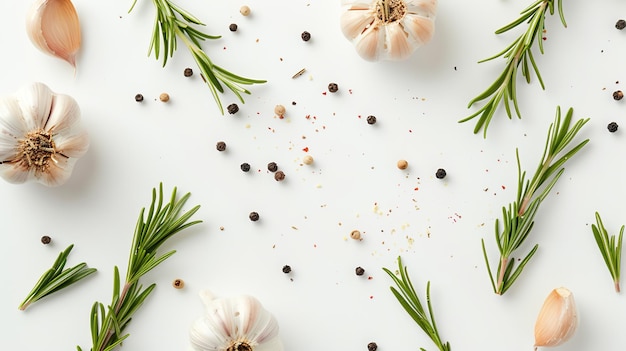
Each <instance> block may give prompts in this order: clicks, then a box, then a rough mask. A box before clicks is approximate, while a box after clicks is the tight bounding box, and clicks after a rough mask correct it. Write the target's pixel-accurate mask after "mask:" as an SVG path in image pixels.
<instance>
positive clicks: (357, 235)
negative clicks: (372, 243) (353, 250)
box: [350, 229, 361, 240]
mask: <svg viewBox="0 0 626 351" xmlns="http://www.w3.org/2000/svg"><path fill="white" fill-rule="evenodd" d="M350 237H351V238H352V239H354V240H361V232H360V231H358V230H356V229H355V230H353V231H351V232H350Z"/></svg>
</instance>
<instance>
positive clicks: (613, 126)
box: [607, 122, 618, 133]
mask: <svg viewBox="0 0 626 351" xmlns="http://www.w3.org/2000/svg"><path fill="white" fill-rule="evenodd" d="M617 127H618V126H617V123H615V122H611V123H609V125H608V126H607V129H608V130H609V132H611V133H615V132H617Z"/></svg>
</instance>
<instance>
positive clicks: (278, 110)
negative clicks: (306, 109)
mask: <svg viewBox="0 0 626 351" xmlns="http://www.w3.org/2000/svg"><path fill="white" fill-rule="evenodd" d="M285 112H287V109H286V108H285V106H283V105H276V106H275V107H274V113H275V114H276V116H278V117H280V118H283V117H285Z"/></svg>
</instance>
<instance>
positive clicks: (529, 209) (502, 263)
mask: <svg viewBox="0 0 626 351" xmlns="http://www.w3.org/2000/svg"><path fill="white" fill-rule="evenodd" d="M573 113H574V110H573V109H571V108H570V109H569V110H568V111H567V114H566V115H565V118H564V119H561V109H560V107H557V109H556V117H555V119H554V122H553V123H552V124H550V128H549V129H548V137H547V140H546V146H545V148H544V151H543V156H542V158H541V161H540V163H539V166H538V167H537V170H536V171H535V174H534V175H533V177H532V178H531V179H530V180H528V179H526V172H522V170H521V165H520V160H519V153H518V152H517V150H516V158H517V178H518V181H517V198H516V199H515V201H513V202H512V203H511V204H509V206H508V207H506V206H503V207H502V225H503V227H501V226H500V221H499V220H497V219H496V221H495V239H496V244H497V246H498V251H499V252H500V258H499V260H498V268H497V271H496V275H495V277H494V275H493V273H492V270H491V268H490V263H489V258H488V257H487V256H488V255H487V249H486V248H485V240H484V239H482V250H483V256H484V259H485V263H486V265H487V272H488V273H489V279H490V280H491V286H492V288H493V291H494V292H495V293H496V294H498V295H502V294H504V293H505V292H506V291H507V290H508V289H509V288H510V287H511V285H513V283H514V282H515V280H516V279H517V278H518V277H519V275H520V274H521V273H522V270H523V269H524V266H526V264H527V263H528V261H529V260H530V259H531V258H532V256H533V255H534V254H535V252H536V251H537V248H538V247H539V245H535V246H534V247H533V248H532V249H531V250H530V252H529V253H528V254H527V255H526V256H525V257H524V259H522V260H521V262H520V263H519V265H518V267H517V268H515V269H513V268H514V266H515V260H514V259H513V257H512V254H513V253H514V252H515V250H517V249H518V248H519V247H520V246H521V245H522V243H523V242H524V240H525V239H526V238H527V237H528V235H529V234H530V232H531V230H532V228H533V225H534V218H535V214H536V213H537V210H538V209H539V205H540V204H541V202H542V201H543V200H544V199H545V198H546V196H548V193H549V192H550V190H551V189H552V188H553V187H554V185H555V184H556V182H557V180H559V177H561V175H562V174H563V171H564V168H562V166H563V164H564V163H565V162H567V160H569V159H570V158H572V156H574V155H575V154H576V153H577V152H578V151H580V149H582V148H583V146H585V144H587V142H589V139H586V140H584V141H582V142H580V143H578V144H577V145H576V146H574V147H572V148H570V149H569V150H567V151H565V149H566V148H567V147H568V145H569V144H570V142H572V140H573V139H574V137H575V136H576V134H578V132H579V131H580V129H581V128H582V127H583V126H584V125H585V123H587V122H588V121H589V119H588V118H587V119H580V120H578V121H577V122H576V123H574V124H573V125H571V126H570V124H571V122H572V115H573Z"/></svg>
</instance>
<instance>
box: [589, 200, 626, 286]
mask: <svg viewBox="0 0 626 351" xmlns="http://www.w3.org/2000/svg"><path fill="white" fill-rule="evenodd" d="M591 230H592V231H593V237H594V238H595V239H596V243H597V244H598V248H599V249H600V253H602V258H604V262H605V263H606V266H607V267H608V268H609V272H610V273H611V277H612V278H613V283H614V284H615V292H620V287H619V271H620V266H621V263H622V238H623V236H624V226H622V228H621V229H620V230H619V236H618V238H617V243H616V242H615V235H611V236H610V237H609V233H608V231H607V230H606V228H605V227H604V224H603V223H602V219H601V218H600V214H599V213H598V212H596V224H592V225H591Z"/></svg>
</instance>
